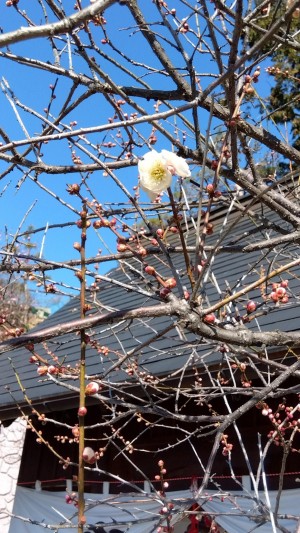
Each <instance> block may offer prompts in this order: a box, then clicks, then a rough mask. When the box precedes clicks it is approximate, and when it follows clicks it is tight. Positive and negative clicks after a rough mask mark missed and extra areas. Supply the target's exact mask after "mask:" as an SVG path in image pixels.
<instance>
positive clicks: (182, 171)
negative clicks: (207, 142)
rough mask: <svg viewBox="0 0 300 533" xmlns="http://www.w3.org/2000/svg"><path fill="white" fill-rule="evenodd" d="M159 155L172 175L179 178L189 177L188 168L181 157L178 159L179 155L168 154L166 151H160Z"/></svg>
mask: <svg viewBox="0 0 300 533" xmlns="http://www.w3.org/2000/svg"><path fill="white" fill-rule="evenodd" d="M161 155H162V156H163V158H164V159H165V160H166V162H167V165H168V168H169V170H170V172H171V173H172V174H176V176H180V178H189V177H190V175H191V171H190V168H189V166H188V164H187V162H186V160H185V159H183V157H179V155H176V154H174V153H173V152H168V150H162V151H161Z"/></svg>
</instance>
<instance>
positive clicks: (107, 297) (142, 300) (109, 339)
mask: <svg viewBox="0 0 300 533" xmlns="http://www.w3.org/2000/svg"><path fill="white" fill-rule="evenodd" d="M256 211H257V213H260V212H261V207H260V206H257V207H256ZM225 213H226V209H225V208H222V207H220V208H218V209H216V211H215V213H214V219H215V225H216V230H215V232H214V234H213V235H212V236H210V237H209V240H208V241H207V244H213V243H214V242H215V241H216V239H217V237H218V235H219V232H218V231H217V228H218V227H220V226H221V224H222V223H223V221H224V216H225ZM236 216H237V215H236V213H235V212H234V213H232V214H231V215H230V217H229V220H228V222H227V224H230V223H231V222H233V221H234V219H235V217H236ZM269 218H273V219H274V215H273V214H272V213H271V215H270V216H269ZM256 224H257V231H256V233H254V234H250V235H249V234H248V232H249V230H251V229H252V228H253V223H250V222H249V219H248V218H246V217H245V218H242V219H240V220H239V222H238V223H237V224H236V225H235V227H234V231H233V232H231V233H230V235H229V236H228V237H226V238H225V240H224V242H223V243H222V244H223V245H224V244H231V243H232V242H233V241H235V242H237V243H238V244H246V243H253V242H255V241H258V240H261V239H262V238H263V237H265V236H266V230H264V229H263V228H260V224H259V222H256ZM226 227H228V226H226ZM286 229H289V228H288V226H287V228H286ZM268 235H269V236H270V235H272V231H271V230H268ZM172 239H173V243H174V244H178V241H177V239H178V237H177V236H176V235H175V236H173V237H172ZM188 244H189V245H193V244H194V231H193V229H192V227H191V226H190V227H189V237H188ZM265 253H266V252H265V251H263V252H257V251H256V252H252V253H250V254H242V253H223V254H219V255H217V256H216V258H215V261H214V264H213V273H214V276H215V277H216V279H217V280H218V284H219V289H220V290H221V291H222V294H224V292H225V291H226V290H227V289H228V287H230V288H231V289H234V288H235V287H236V285H237V284H238V285H239V287H242V286H243V285H244V284H245V283H251V282H252V281H255V280H256V279H257V278H258V275H259V274H261V271H260V268H261V265H258V262H259V261H262V265H263V266H264V268H265V269H266V270H267V269H268V268H269V267H270V265H271V264H272V263H271V262H272V261H275V262H276V261H277V260H278V257H277V250H276V249H274V250H270V252H269V253H268V254H267V256H266V257H264V256H265ZM296 253H297V250H296V249H295V250H292V251H291V250H290V249H289V250H284V249H283V251H281V255H280V260H281V261H282V260H284V261H285V262H288V261H290V260H291V259H292V258H295V254H296ZM291 254H292V256H291ZM172 258H173V261H174V263H175V265H176V268H177V269H178V271H179V273H182V274H184V259H183V255H182V254H180V253H173V254H172ZM162 259H163V258H162V256H156V257H153V258H152V259H151V264H153V265H154V266H155V267H156V268H157V270H159V272H160V273H161V274H162V275H166V274H168V268H167V267H166V266H165V262H162ZM147 260H148V258H147ZM149 262H150V260H149ZM126 263H127V264H128V263H130V264H131V265H133V266H134V268H135V269H136V271H137V272H136V273H135V275H134V277H133V276H132V272H130V269H128V265H126ZM140 269H141V266H140V263H139V262H138V260H136V259H131V260H130V261H128V260H127V261H125V262H124V264H123V265H122V267H121V268H120V267H118V268H116V269H114V270H112V271H111V272H110V273H109V274H108V276H109V277H110V278H111V279H114V280H119V281H123V282H124V283H126V284H127V285H128V286H131V287H132V290H128V289H126V290H125V289H124V288H122V287H120V286H117V285H111V284H109V283H108V282H105V281H101V282H100V291H99V292H98V294H97V299H98V301H100V302H101V306H102V309H101V308H100V311H101V312H105V309H106V307H108V308H109V309H111V308H114V309H122V308H132V307H134V308H135V307H140V306H143V305H151V304H156V303H158V301H159V300H157V299H155V298H153V297H151V295H150V294H149V296H146V295H144V294H140V293H138V292H135V290H134V289H135V287H136V286H138V287H143V288H144V289H145V290H147V287H145V286H143V281H142V279H141V278H140V277H139V275H138V272H139V271H140ZM126 271H127V272H128V273H130V277H128V276H127V275H126ZM297 272H298V275H297ZM169 275H170V274H169ZM243 276H245V278H243ZM285 277H289V279H290V288H291V291H292V292H293V293H294V294H295V295H296V296H297V294H298V293H299V285H300V284H299V281H298V278H299V269H297V270H294V271H293V273H292V275H291V276H285ZM205 291H206V297H207V298H208V301H209V302H210V303H213V302H215V301H217V300H218V299H219V295H218V292H217V290H216V287H215V286H214V284H213V283H212V282H211V281H210V280H209V281H208V282H207V284H206V287H205ZM259 296H260V293H259V291H258V290H256V291H253V292H252V293H251V295H250V297H251V298H259ZM245 301H246V299H245ZM297 304H298V302H297V297H296V298H292V299H291V300H290V303H288V304H286V305H285V306H284V307H283V306H280V307H278V308H275V309H274V310H273V311H272V312H270V313H268V314H266V315H265V316H262V317H261V318H260V319H259V327H260V328H261V329H262V330H273V329H278V328H280V329H281V330H284V331H293V330H297V329H298V328H299V318H300V306H298V305H297ZM79 316H80V311H79V301H78V299H76V298H74V299H71V300H70V301H69V302H68V303H67V304H66V305H65V306H64V307H62V308H61V309H60V310H59V311H57V312H56V313H54V314H53V315H51V316H50V317H49V318H47V319H46V320H45V321H44V322H43V323H42V324H39V325H38V326H37V327H36V328H34V331H38V330H41V329H43V328H45V327H51V326H56V325H58V324H62V323H64V322H66V321H70V320H73V319H78V318H79ZM171 320H172V319H171V318H170V317H163V318H148V319H144V320H143V321H141V320H135V321H133V322H129V323H128V322H121V323H119V324H117V325H112V326H110V325H105V326H101V327H97V328H93V329H92V331H91V332H90V334H91V338H92V339H97V340H98V341H99V342H100V343H101V344H102V345H105V346H108V348H109V350H110V353H109V356H106V357H102V356H101V355H99V353H97V350H95V348H92V347H90V346H89V347H88V349H87V373H88V374H89V375H92V374H101V373H102V372H106V371H107V370H108V368H109V367H110V366H111V364H112V363H113V362H114V361H115V360H116V356H115V355H114V352H115V351H118V353H121V354H125V352H128V351H130V350H132V349H135V348H137V347H138V345H139V343H140V344H143V343H144V342H146V341H147V340H148V339H149V338H151V337H153V336H154V335H155V334H156V332H157V331H162V330H164V328H166V327H167V326H168V325H169V324H170V323H171ZM250 327H252V328H257V327H258V326H257V324H256V323H255V321H253V323H251V326H250ZM35 348H36V350H37V352H38V353H40V354H41V355H45V356H46V352H45V350H44V348H43V347H42V346H41V345H37V346H36V347H35ZM48 348H50V349H51V350H52V351H53V353H54V354H55V355H56V356H58V357H59V360H60V361H62V360H64V365H66V364H70V365H74V364H75V363H76V362H78V361H79V357H80V353H79V350H80V342H79V337H78V335H76V334H75V333H72V334H67V335H64V336H62V337H59V338H57V339H53V340H52V341H50V342H48ZM29 357H30V354H29V352H28V351H27V350H26V349H25V348H19V349H16V350H14V351H13V352H9V353H7V354H2V355H1V358H0V405H1V406H2V407H1V409H0V418H1V417H2V418H5V416H9V415H8V414H6V413H11V408H12V406H13V404H14V403H15V401H18V402H20V403H23V401H24V398H23V393H22V392H21V390H20V387H19V386H18V384H17V380H16V377H15V375H14V371H13V369H12V366H11V364H10V361H9V358H11V359H12V362H13V365H14V367H15V370H16V372H17V373H18V376H19V378H20V380H21V382H22V385H23V386H24V387H25V389H26V393H27V394H28V396H29V397H30V399H31V400H32V401H33V402H37V403H43V402H48V401H50V400H51V401H55V400H58V399H59V398H61V397H65V398H67V397H69V396H72V391H70V390H68V389H66V388H62V387H57V385H56V384H55V383H53V382H52V381H45V380H44V379H43V378H41V377H39V376H38V375H37V373H36V367H35V365H32V364H29V363H28V360H29ZM202 357H205V361H207V362H210V363H211V362H216V361H217V360H218V359H219V358H220V353H219V352H218V350H217V349H216V344H215V345H213V344H207V342H206V341H203V340H202V339H199V338H196V337H195V336H194V335H193V334H191V333H186V332H185V338H181V336H180V335H179V334H178V331H177V330H176V329H174V328H173V329H172V330H171V331H169V332H168V333H166V334H165V335H163V336H162V337H161V338H160V339H159V340H156V341H153V342H152V343H151V344H150V345H149V346H147V347H146V348H142V350H141V352H140V354H139V361H140V362H141V364H142V365H143V366H144V367H145V368H146V369H147V371H148V372H150V373H155V374H159V375H166V374H170V373H171V372H173V371H176V370H177V369H179V368H181V367H182V366H183V365H184V364H185V363H186V362H187V361H190V364H189V366H190V367H192V366H194V365H195V364H200V360H201V358H202ZM109 379H112V380H113V381H116V382H118V381H120V380H124V379H127V380H128V376H127V374H125V373H123V372H122V371H120V370H117V371H114V373H113V374H111V377H110V378H109ZM68 382H69V381H68ZM70 383H71V384H74V382H73V381H71V382H70ZM7 387H9V389H10V392H9V391H8V390H7ZM11 394H12V395H13V396H11ZM61 405H62V406H63V405H64V404H63V403H62V404H61ZM62 408H63V407H62Z"/></svg>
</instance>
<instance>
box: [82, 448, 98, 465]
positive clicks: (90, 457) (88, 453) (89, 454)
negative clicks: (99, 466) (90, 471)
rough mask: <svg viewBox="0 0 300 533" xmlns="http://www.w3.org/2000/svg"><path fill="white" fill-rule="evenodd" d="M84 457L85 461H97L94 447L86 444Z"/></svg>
mask: <svg viewBox="0 0 300 533" xmlns="http://www.w3.org/2000/svg"><path fill="white" fill-rule="evenodd" d="M82 459H83V460H84V462H85V463H88V464H89V465H93V464H94V463H95V462H96V457H95V452H94V450H93V448H90V447H89V446H86V447H85V448H84V450H83V452H82Z"/></svg>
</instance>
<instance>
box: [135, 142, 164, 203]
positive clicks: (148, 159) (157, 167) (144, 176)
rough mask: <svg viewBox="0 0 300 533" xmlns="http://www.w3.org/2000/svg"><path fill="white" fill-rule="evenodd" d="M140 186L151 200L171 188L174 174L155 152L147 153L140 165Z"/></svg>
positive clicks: (162, 158)
mask: <svg viewBox="0 0 300 533" xmlns="http://www.w3.org/2000/svg"><path fill="white" fill-rule="evenodd" d="M138 169H139V174H140V186H141V188H142V189H143V190H144V191H145V192H146V193H147V194H148V195H149V196H150V198H151V200H153V199H155V198H156V196H157V195H158V194H159V193H161V192H163V191H165V190H166V189H167V188H168V187H170V185H171V183H172V174H171V172H170V170H169V169H168V165H167V163H166V160H165V158H164V157H162V155H161V154H159V153H158V152H156V151H155V150H151V152H147V153H146V154H145V155H144V156H143V159H142V160H140V161H139V163H138Z"/></svg>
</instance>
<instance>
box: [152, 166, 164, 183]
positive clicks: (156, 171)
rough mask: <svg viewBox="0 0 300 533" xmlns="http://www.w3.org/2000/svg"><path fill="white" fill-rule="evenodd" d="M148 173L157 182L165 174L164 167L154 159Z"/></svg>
mask: <svg viewBox="0 0 300 533" xmlns="http://www.w3.org/2000/svg"><path fill="white" fill-rule="evenodd" d="M149 174H150V176H151V178H152V179H153V180H154V181H156V182H158V183H159V182H160V181H162V180H163V179H164V177H165V176H166V169H165V167H164V165H163V164H162V163H161V162H160V161H156V162H155V163H154V164H153V165H152V167H151V169H150V172H149Z"/></svg>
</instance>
